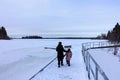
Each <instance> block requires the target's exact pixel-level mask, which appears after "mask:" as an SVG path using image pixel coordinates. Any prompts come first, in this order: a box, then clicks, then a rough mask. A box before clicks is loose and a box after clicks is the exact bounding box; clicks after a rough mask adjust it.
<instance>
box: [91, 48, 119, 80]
mask: <svg viewBox="0 0 120 80" xmlns="http://www.w3.org/2000/svg"><path fill="white" fill-rule="evenodd" d="M89 52H90V54H91V55H92V56H93V58H94V59H95V60H96V61H97V63H98V64H99V65H100V67H101V68H102V69H103V71H104V72H105V73H106V75H107V77H108V78H109V80H120V76H119V74H120V57H119V55H120V52H119V51H118V54H117V55H116V56H114V55H113V52H114V49H113V48H106V49H92V50H89Z"/></svg>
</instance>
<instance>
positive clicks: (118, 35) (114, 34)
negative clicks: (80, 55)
mask: <svg viewBox="0 0 120 80" xmlns="http://www.w3.org/2000/svg"><path fill="white" fill-rule="evenodd" d="M97 38H98V39H107V40H109V41H110V42H114V43H120V25H119V23H117V24H116V25H115V26H114V28H113V29H112V30H108V32H107V34H101V35H99V36H97Z"/></svg>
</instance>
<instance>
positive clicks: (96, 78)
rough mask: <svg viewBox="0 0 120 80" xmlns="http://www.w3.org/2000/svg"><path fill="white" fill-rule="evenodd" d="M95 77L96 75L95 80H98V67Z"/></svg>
mask: <svg viewBox="0 0 120 80" xmlns="http://www.w3.org/2000/svg"><path fill="white" fill-rule="evenodd" d="M95 71H96V72H95V75H96V77H95V80H98V67H97V66H96V69H95Z"/></svg>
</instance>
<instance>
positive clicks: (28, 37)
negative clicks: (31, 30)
mask: <svg viewBox="0 0 120 80" xmlns="http://www.w3.org/2000/svg"><path fill="white" fill-rule="evenodd" d="M22 39H42V37H41V36H25V37H22Z"/></svg>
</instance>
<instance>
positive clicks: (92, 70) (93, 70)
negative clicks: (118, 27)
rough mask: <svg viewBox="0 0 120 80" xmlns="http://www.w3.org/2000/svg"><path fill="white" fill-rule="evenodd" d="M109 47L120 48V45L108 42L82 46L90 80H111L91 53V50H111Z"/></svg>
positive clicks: (90, 43)
mask: <svg viewBox="0 0 120 80" xmlns="http://www.w3.org/2000/svg"><path fill="white" fill-rule="evenodd" d="M109 47H120V45H119V44H114V43H110V42H107V41H104V42H88V43H83V44H82V55H83V58H84V62H85V65H86V70H87V71H88V77H89V79H91V77H93V78H94V80H109V79H108V77H107V75H106V74H105V72H104V71H103V70H102V68H101V67H100V66H99V64H98V63H97V62H96V61H95V59H94V58H93V57H92V56H91V55H90V53H89V49H98V48H109ZM93 66H94V67H93ZM99 76H100V77H99Z"/></svg>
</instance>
